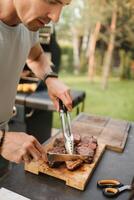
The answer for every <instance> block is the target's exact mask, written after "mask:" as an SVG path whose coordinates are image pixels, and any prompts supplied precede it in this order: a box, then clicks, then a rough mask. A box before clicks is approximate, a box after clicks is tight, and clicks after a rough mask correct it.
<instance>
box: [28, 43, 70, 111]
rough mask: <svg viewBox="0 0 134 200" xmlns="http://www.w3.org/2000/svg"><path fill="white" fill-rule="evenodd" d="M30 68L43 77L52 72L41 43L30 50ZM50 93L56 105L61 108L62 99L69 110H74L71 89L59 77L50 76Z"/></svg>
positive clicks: (48, 86)
mask: <svg viewBox="0 0 134 200" xmlns="http://www.w3.org/2000/svg"><path fill="white" fill-rule="evenodd" d="M27 64H28V66H29V68H30V69H31V70H32V71H33V72H34V73H35V75H36V76H37V77H38V78H40V79H42V80H43V78H44V75H45V74H46V73H48V72H51V71H52V70H51V67H50V66H51V61H50V60H49V59H48V57H47V56H46V55H45V53H44V51H43V49H42V47H41V45H40V44H36V45H35V46H34V47H33V48H32V49H31V51H30V54H29V56H28V59H27ZM46 85H47V88H48V94H49V96H50V98H51V99H52V101H53V103H54V105H55V107H56V109H57V110H59V101H58V99H61V100H62V101H63V103H64V104H65V106H66V107H67V108H68V110H69V111H71V110H72V98H71V96H70V89H69V88H68V87H67V86H66V85H65V84H64V83H63V82H62V81H60V80H59V79H58V78H54V77H49V78H47V80H46Z"/></svg>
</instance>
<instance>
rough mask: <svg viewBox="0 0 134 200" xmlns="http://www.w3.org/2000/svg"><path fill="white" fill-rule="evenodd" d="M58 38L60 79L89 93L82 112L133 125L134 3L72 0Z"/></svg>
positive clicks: (59, 27) (56, 122)
mask: <svg viewBox="0 0 134 200" xmlns="http://www.w3.org/2000/svg"><path fill="white" fill-rule="evenodd" d="M55 34H56V41H57V43H58V45H59V47H60V49H61V60H60V64H59V66H58V72H59V75H60V77H61V78H62V79H63V80H64V82H66V83H67V84H68V85H69V86H70V88H74V89H78V90H84V91H85V92H86V101H85V110H84V112H86V113H89V114H98V115H105V116H111V117H113V118H120V119H125V120H130V121H133V120H134V1H130V0H124V1H122V0H118V1H116V0H112V1H111V0H96V1H94V0H77V1H76V0H73V1H72V3H71V5H69V6H67V7H65V8H64V11H63V13H62V16H61V18H60V21H59V23H58V24H56V25H55ZM56 115H57V113H55V117H54V126H55V127H58V126H59V125H58V118H57V117H56Z"/></svg>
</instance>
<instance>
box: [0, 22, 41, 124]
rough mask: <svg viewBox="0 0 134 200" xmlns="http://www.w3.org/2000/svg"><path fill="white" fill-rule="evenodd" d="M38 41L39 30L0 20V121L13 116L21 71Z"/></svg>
mask: <svg viewBox="0 0 134 200" xmlns="http://www.w3.org/2000/svg"><path fill="white" fill-rule="evenodd" d="M38 41H39V37H38V32H32V31H29V30H28V29H27V28H26V27H25V26H24V25H23V24H19V25H18V26H14V27H11V26H8V25H6V24H4V23H3V22H2V21H0V123H2V122H5V121H8V120H9V119H10V117H11V116H12V112H13V105H14V102H15V96H16V88H17V85H18V82H19V78H20V74H21V71H22V69H23V67H24V65H25V62H26V59H27V57H28V54H29V52H30V49H31V48H32V47H33V46H34V45H35V43H37V42H38Z"/></svg>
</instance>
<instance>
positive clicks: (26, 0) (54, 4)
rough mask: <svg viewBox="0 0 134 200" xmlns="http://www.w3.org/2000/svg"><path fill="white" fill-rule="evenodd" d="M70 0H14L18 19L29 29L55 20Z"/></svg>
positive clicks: (34, 29) (36, 28)
mask: <svg viewBox="0 0 134 200" xmlns="http://www.w3.org/2000/svg"><path fill="white" fill-rule="evenodd" d="M70 2H71V0H20V1H18V0H14V4H15V8H16V12H17V15H18V17H19V20H20V21H21V22H22V23H23V24H24V25H25V26H26V27H27V28H28V29H29V30H31V31H37V30H38V29H39V28H42V27H43V26H44V25H45V24H48V23H49V22H50V21H52V22H57V21H58V20H59V17H60V13H61V10H62V8H63V7H64V6H65V5H68V4H69V3H70Z"/></svg>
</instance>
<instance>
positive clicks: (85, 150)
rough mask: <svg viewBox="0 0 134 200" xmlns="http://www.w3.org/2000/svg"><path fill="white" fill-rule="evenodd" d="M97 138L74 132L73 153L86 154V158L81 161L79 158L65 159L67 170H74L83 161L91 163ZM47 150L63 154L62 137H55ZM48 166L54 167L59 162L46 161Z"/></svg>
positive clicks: (64, 151) (64, 150)
mask: <svg viewBox="0 0 134 200" xmlns="http://www.w3.org/2000/svg"><path fill="white" fill-rule="evenodd" d="M97 146H98V144H97V139H96V138H95V137H93V136H91V137H90V136H84V137H80V135H79V134H74V153H75V154H79V155H86V156H88V159H86V160H84V161H82V160H80V159H78V160H75V161H66V162H65V164H66V167H67V169H68V170H71V171H72V170H75V169H77V168H78V167H79V166H81V165H82V163H83V162H85V163H90V164H91V163H92V162H93V159H94V156H95V153H96V149H97ZM48 152H51V153H57V154H58V153H62V154H65V153H67V152H66V149H65V146H64V139H63V138H56V139H55V141H54V143H53V147H52V148H51V149H49V150H48ZM48 164H49V166H50V167H55V166H57V165H58V166H59V162H58V163H48Z"/></svg>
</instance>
